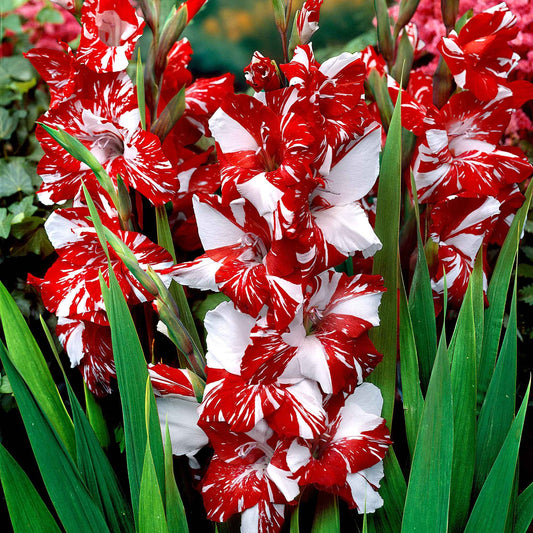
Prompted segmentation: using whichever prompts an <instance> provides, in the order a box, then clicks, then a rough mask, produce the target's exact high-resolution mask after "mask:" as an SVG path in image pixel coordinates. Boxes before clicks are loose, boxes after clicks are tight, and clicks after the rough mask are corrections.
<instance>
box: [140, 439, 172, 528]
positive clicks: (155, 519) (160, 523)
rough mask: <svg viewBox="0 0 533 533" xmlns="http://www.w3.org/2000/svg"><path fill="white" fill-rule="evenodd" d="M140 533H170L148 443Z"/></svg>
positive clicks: (142, 492) (145, 458) (141, 500)
mask: <svg viewBox="0 0 533 533" xmlns="http://www.w3.org/2000/svg"><path fill="white" fill-rule="evenodd" d="M137 531H139V533H168V527H167V522H166V518H165V509H164V508H163V500H162V499H161V491H160V490H159V484H158V481H157V474H156V471H155V465H154V460H153V458H152V453H151V451H150V444H149V442H148V441H147V442H146V454H145V457H144V466H143V471H142V479H141V487H140V492H139V520H138V528H137Z"/></svg>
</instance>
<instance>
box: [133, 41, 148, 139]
mask: <svg viewBox="0 0 533 533" xmlns="http://www.w3.org/2000/svg"><path fill="white" fill-rule="evenodd" d="M135 86H136V88H137V106H138V108H139V115H140V116H141V127H142V129H143V130H145V129H146V98H145V93H144V72H143V64H142V61H141V51H140V49H138V50H137V71H136V85H135Z"/></svg>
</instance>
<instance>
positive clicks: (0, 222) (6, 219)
mask: <svg viewBox="0 0 533 533" xmlns="http://www.w3.org/2000/svg"><path fill="white" fill-rule="evenodd" d="M12 220H13V215H10V214H8V213H7V209H6V208H5V207H0V238H2V239H7V238H8V237H9V233H10V232H11V221H12Z"/></svg>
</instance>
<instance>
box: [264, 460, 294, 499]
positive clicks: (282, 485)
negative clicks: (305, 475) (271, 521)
mask: <svg viewBox="0 0 533 533" xmlns="http://www.w3.org/2000/svg"><path fill="white" fill-rule="evenodd" d="M266 471H267V474H268V477H269V478H270V479H271V480H272V481H273V482H274V483H275V484H276V485H277V487H278V489H279V490H280V491H281V492H282V493H283V496H285V498H287V501H288V502H290V501H292V500H294V498H296V496H298V494H300V487H299V485H298V481H296V480H295V479H291V478H290V477H289V476H290V475H291V472H286V471H284V470H281V468H278V467H277V466H274V465H273V464H269V465H268V466H267V469H266Z"/></svg>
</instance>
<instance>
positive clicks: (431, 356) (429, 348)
mask: <svg viewBox="0 0 533 533" xmlns="http://www.w3.org/2000/svg"><path fill="white" fill-rule="evenodd" d="M411 187H412V188H413V191H416V186H415V182H414V179H413V176H412V175H411ZM415 196H416V195H415ZM415 216H416V226H417V232H416V235H417V246H418V249H417V261H416V266H415V271H414V274H413V280H412V282H411V289H410V291H409V311H410V313H411V320H412V323H413V332H414V336H415V342H416V350H417V354H418V362H419V369H420V381H421V382H422V387H423V390H424V391H425V390H426V389H427V386H428V383H429V377H430V375H431V369H432V368H433V361H434V360H435V354H436V353H437V322H436V320H435V306H434V303H433V291H432V289H431V278H430V276H429V269H428V264H427V260H426V254H425V252H424V244H423V243H422V237H421V228H420V214H419V211H418V202H417V201H415Z"/></svg>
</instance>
